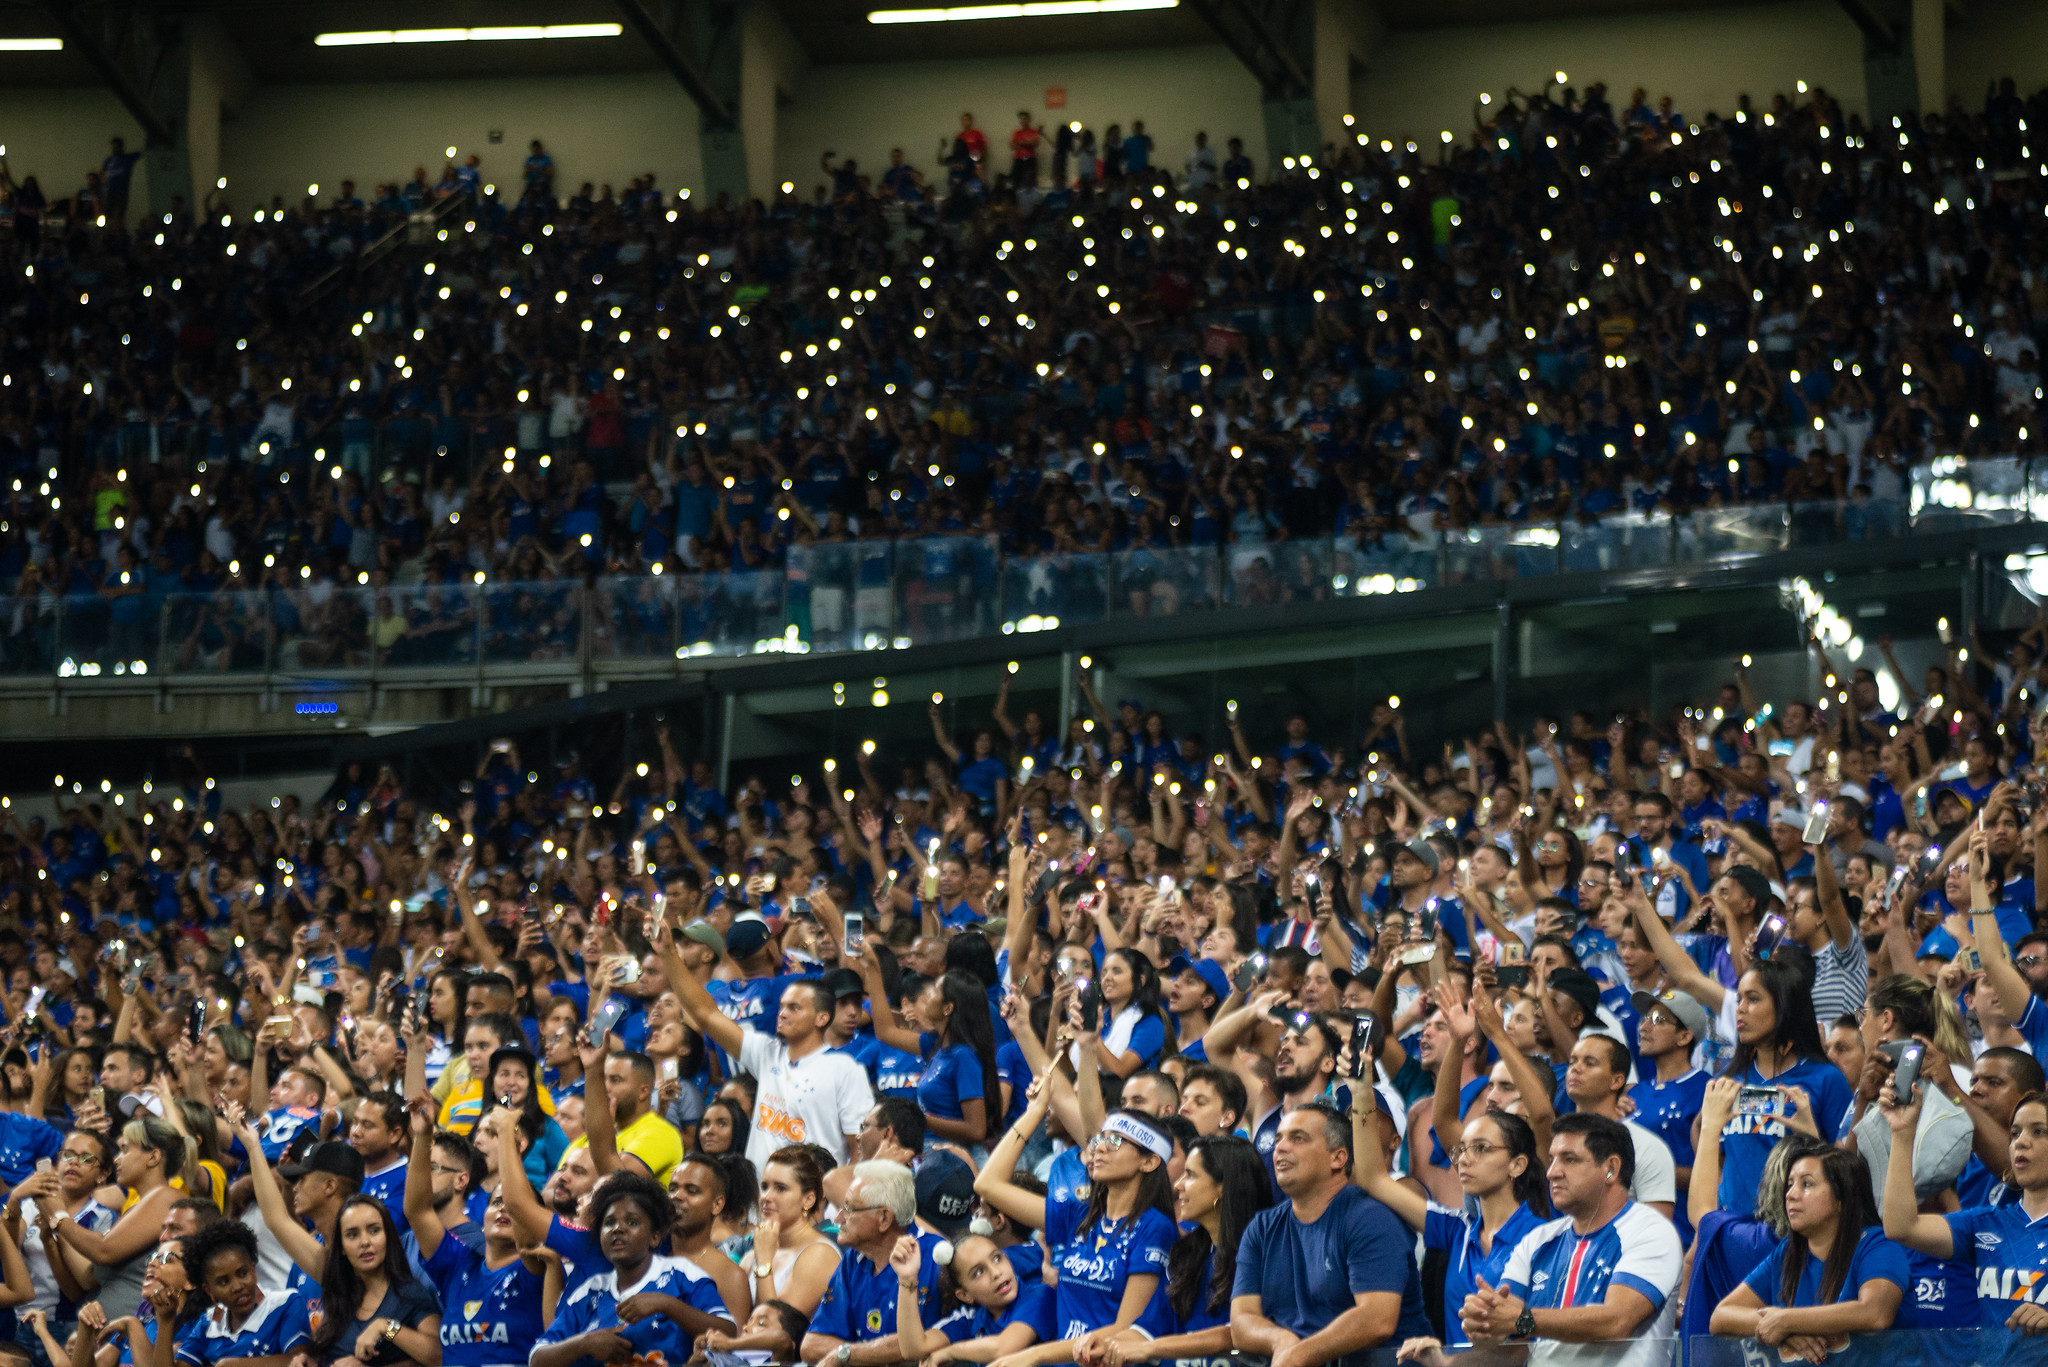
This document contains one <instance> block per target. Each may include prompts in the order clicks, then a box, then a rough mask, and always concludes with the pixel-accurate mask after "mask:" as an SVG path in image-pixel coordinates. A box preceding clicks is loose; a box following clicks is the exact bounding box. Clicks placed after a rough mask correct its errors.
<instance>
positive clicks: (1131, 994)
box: [1076, 949, 1166, 1077]
mask: <svg viewBox="0 0 2048 1367" xmlns="http://www.w3.org/2000/svg"><path fill="white" fill-rule="evenodd" d="M1096 987H1097V989H1098V990H1099V991H1100V993H1101V996H1102V1008H1101V1009H1102V1020H1101V1024H1102V1030H1101V1033H1100V1034H1099V1035H1097V1037H1096V1041H1095V1059H1094V1060H1087V1059H1078V1060H1076V1066H1083V1065H1085V1064H1086V1063H1088V1062H1091V1061H1093V1062H1096V1063H1098V1064H1099V1065H1100V1066H1101V1067H1103V1068H1105V1069H1107V1070H1108V1071H1110V1072H1112V1073H1115V1074H1116V1075H1117V1076H1118V1077H1129V1076H1130V1075H1131V1074H1132V1073H1135V1072H1137V1071H1138V1070H1139V1069H1140V1068H1150V1067H1152V1066H1153V1065H1154V1064H1156V1063H1157V1062H1158V1061H1159V1051H1160V1050H1161V1049H1162V1048H1164V1047H1165V1045H1166V1022H1165V1020H1164V1019H1163V1018H1162V1017H1161V1016H1160V1014H1159V970H1158V969H1157V968H1156V967H1154V966H1153V963H1152V961H1151V960H1150V959H1148V958H1146V957H1145V956H1144V955H1143V954H1140V953H1139V952H1138V951H1137V950H1135V949H1112V950H1111V951H1110V952H1109V953H1107V954H1105V955H1104V956H1103V958H1102V972H1101V973H1100V974H1099V975H1098V977H1097V982H1096Z"/></svg>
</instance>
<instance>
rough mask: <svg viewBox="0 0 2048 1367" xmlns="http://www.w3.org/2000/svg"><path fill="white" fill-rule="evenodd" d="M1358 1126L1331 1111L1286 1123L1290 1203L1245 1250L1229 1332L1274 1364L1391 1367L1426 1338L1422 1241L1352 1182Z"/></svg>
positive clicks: (1283, 1167) (1258, 1229) (1282, 1178)
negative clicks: (1418, 1264)
mask: <svg viewBox="0 0 2048 1367" xmlns="http://www.w3.org/2000/svg"><path fill="white" fill-rule="evenodd" d="M1351 1142H1352V1141H1351V1122H1350V1121H1348V1120H1347V1119H1345V1117H1344V1114H1343V1113H1342V1112H1341V1111H1339V1110H1338V1109H1337V1108H1335V1107H1333V1106H1329V1105H1325V1104H1320V1103H1318V1104H1312V1105H1307V1106H1300V1107H1296V1108H1294V1109H1293V1110H1290V1111H1288V1112H1287V1113H1286V1115H1285V1116H1283V1117H1282V1118H1281V1121H1280V1126H1279V1137H1278V1139H1277V1140H1276V1141H1275V1143H1274V1146H1273V1176H1274V1180H1275V1181H1276V1182H1277V1183H1278V1184H1279V1187H1280V1191H1281V1194H1282V1195H1284V1196H1286V1197H1287V1199H1286V1200H1285V1201H1283V1202H1281V1203H1280V1204H1279V1205H1276V1206H1271V1207H1268V1208H1267V1209H1265V1210H1262V1211H1260V1212H1259V1213H1258V1215H1257V1216H1255V1217H1254V1218H1253V1220H1252V1222H1251V1225H1250V1226H1249V1227H1248V1228H1247V1229H1246V1230H1245V1236H1244V1241H1243V1243H1242V1244H1240V1245H1239V1247H1238V1253H1237V1278H1236V1281H1235V1282H1234V1283H1233V1284H1232V1286H1231V1289H1230V1327H1231V1331H1232V1334H1233V1337H1234V1338H1235V1340H1236V1344H1237V1348H1238V1350H1239V1351H1240V1352H1243V1353H1247V1354H1253V1353H1258V1354H1265V1355H1268V1356H1270V1357H1271V1358H1272V1359H1273V1367H1321V1365H1322V1364H1323V1363H1327V1362H1334V1361H1336V1360H1337V1359H1339V1358H1346V1359H1351V1360H1353V1361H1369V1362H1373V1363H1379V1362H1383V1361H1384V1362H1386V1363H1392V1362H1393V1360H1394V1350H1395V1349H1396V1348H1397V1347H1399V1346H1400V1345H1401V1344H1402V1343H1405V1342H1406V1341H1407V1340H1409V1339H1411V1338H1416V1337H1420V1336H1422V1335H1426V1334H1428V1333H1429V1320H1428V1319H1427V1318H1426V1317H1425V1316H1424V1314H1423V1310H1422V1287H1421V1281H1420V1278H1419V1277H1418V1275H1417V1273H1416V1270H1415V1260H1414V1259H1413V1258H1412V1257H1411V1256H1409V1254H1410V1250H1411V1249H1412V1248H1413V1247H1414V1243H1415V1240H1414V1236H1413V1235H1411V1234H1410V1233H1409V1232H1408V1228H1407V1226H1406V1225H1403V1224H1402V1223H1401V1219H1400V1217H1399V1216H1397V1215H1395V1214H1394V1212H1393V1211H1391V1210H1388V1209H1387V1208H1386V1207H1385V1206H1383V1205H1381V1204H1380V1203H1379V1202H1378V1201H1375V1200H1373V1199H1372V1198H1371V1197H1370V1196H1367V1195H1366V1194H1365V1193H1364V1192H1363V1191H1361V1190H1359V1189H1358V1188H1357V1187H1355V1186H1353V1185H1352V1183H1351Z"/></svg>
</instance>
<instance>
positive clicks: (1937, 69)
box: [1913, 0, 1948, 114]
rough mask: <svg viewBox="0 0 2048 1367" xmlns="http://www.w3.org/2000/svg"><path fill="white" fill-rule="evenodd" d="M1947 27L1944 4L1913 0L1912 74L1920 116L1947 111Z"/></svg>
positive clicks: (1930, 0)
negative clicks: (1918, 101)
mask: <svg viewBox="0 0 2048 1367" xmlns="http://www.w3.org/2000/svg"><path fill="white" fill-rule="evenodd" d="M1947 25H1948V16H1947V14H1946V13H1945V0H1913V70H1914V75H1915V76H1916V77H1917V78H1918V81H1919V87H1920V112H1921V113H1922V114H1933V113H1938V112H1941V111H1943V110H1945V109H1947V108H1948V27H1947Z"/></svg>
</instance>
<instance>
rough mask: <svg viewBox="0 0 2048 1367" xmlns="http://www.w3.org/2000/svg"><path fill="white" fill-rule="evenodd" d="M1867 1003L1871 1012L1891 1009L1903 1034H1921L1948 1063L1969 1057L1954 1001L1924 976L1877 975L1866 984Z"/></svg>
mask: <svg viewBox="0 0 2048 1367" xmlns="http://www.w3.org/2000/svg"><path fill="white" fill-rule="evenodd" d="M1869 1004H1870V1010H1871V1011H1872V1012H1878V1011H1889V1012H1891V1013H1892V1019H1893V1020H1894V1021H1896V1022H1897V1023H1898V1028H1899V1029H1900V1030H1903V1031H1904V1032H1905V1033H1906V1034H1908V1035H1925V1036H1926V1037H1927V1038H1928V1039H1929V1040H1930V1041H1932V1042H1933V1044H1934V1047H1935V1048H1937V1049H1939V1050H1941V1052H1942V1053H1944V1054H1946V1055H1947V1056H1948V1057H1949V1059H1950V1061H1951V1062H1953V1061H1955V1060H1957V1059H1964V1060H1967V1059H1968V1058H1969V1057H1970V1042H1969V1041H1968V1040H1967V1039H1965V1038H1964V1036H1963V1021H1962V1017H1961V1016H1959V1015H1957V1014H1956V1006H1955V1003H1954V1002H1953V1001H1951V1000H1950V999H1949V997H1948V994H1947V993H1945V992H1938V991H1936V990H1935V988H1934V985H1933V984H1932V983H1930V982H1928V981H1927V980H1926V979H1924V978H1920V977H1915V976H1914V975H1912V974H1909V973H1894V974H1892V975H1891V976H1889V977H1885V978H1879V979H1878V980H1877V981H1876V982H1874V983H1872V984H1871V985H1870V997H1869Z"/></svg>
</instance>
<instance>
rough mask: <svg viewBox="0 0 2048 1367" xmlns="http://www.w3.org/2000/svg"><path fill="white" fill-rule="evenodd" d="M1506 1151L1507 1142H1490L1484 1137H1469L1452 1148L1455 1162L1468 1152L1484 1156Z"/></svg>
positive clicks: (1475, 1156)
mask: <svg viewBox="0 0 2048 1367" xmlns="http://www.w3.org/2000/svg"><path fill="white" fill-rule="evenodd" d="M1506 1151H1507V1145H1505V1144H1489V1143H1488V1142H1487V1141H1485V1140H1484V1139H1468V1140H1466V1141H1465V1142H1464V1143H1462V1144H1460V1145H1458V1146H1457V1147H1456V1148H1454V1149H1452V1150H1451V1161H1452V1162H1453V1163H1455V1162H1457V1161H1458V1160H1459V1159H1460V1158H1463V1157H1464V1156H1465V1155H1466V1154H1468V1153H1469V1154H1471V1155H1472V1156H1473V1157H1474V1158H1484V1157H1486V1156H1487V1155H1488V1154H1492V1153H1505V1152H1506Z"/></svg>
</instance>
